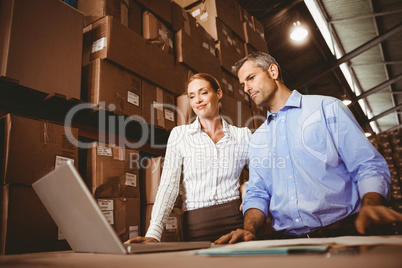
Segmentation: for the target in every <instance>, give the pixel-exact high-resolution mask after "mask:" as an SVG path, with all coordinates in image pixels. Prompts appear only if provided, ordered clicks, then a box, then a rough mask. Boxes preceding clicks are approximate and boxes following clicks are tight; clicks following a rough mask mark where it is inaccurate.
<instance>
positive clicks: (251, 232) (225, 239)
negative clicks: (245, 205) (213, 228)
mask: <svg viewBox="0 0 402 268" xmlns="http://www.w3.org/2000/svg"><path fill="white" fill-rule="evenodd" d="M264 222H265V214H264V212H262V211H261V210H259V209H256V208H251V209H249V210H247V211H246V213H245V214H244V226H243V228H244V229H237V230H236V231H232V232H230V233H228V234H226V235H223V236H221V237H220V238H219V239H218V240H216V241H215V242H214V243H215V244H224V243H229V244H233V243H236V242H239V241H250V240H253V239H255V238H256V233H257V232H258V230H259V229H260V228H261V226H262V225H263V224H264Z"/></svg>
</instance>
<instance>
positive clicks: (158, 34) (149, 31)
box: [142, 11, 174, 55]
mask: <svg viewBox="0 0 402 268" xmlns="http://www.w3.org/2000/svg"><path fill="white" fill-rule="evenodd" d="M142 19H143V21H142V22H143V24H142V25H143V31H142V32H143V36H144V38H145V39H147V40H148V41H149V42H151V43H152V44H154V45H156V46H157V47H159V48H160V49H161V50H162V51H164V52H166V53H168V54H170V55H173V52H174V51H173V33H172V31H170V30H169V29H168V28H167V27H166V25H164V24H163V22H161V21H160V20H158V19H157V18H156V17H155V15H153V14H152V13H151V12H150V11H145V12H144V13H143V14H142Z"/></svg>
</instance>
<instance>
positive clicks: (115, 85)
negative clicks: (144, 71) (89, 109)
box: [82, 59, 142, 116]
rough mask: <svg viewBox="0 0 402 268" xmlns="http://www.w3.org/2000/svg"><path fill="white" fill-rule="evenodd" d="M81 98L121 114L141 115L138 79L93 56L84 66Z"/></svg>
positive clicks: (139, 81)
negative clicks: (92, 59)
mask: <svg viewBox="0 0 402 268" xmlns="http://www.w3.org/2000/svg"><path fill="white" fill-rule="evenodd" d="M82 93H83V96H82V99H83V100H85V101H87V102H90V103H93V104H95V105H99V106H100V107H102V108H103V109H105V110H111V109H110V107H111V108H114V109H112V111H113V112H114V113H116V114H120V115H127V116H131V115H141V95H142V90H141V79H140V78H139V77H138V76H136V75H134V74H133V73H131V72H129V71H127V70H126V69H123V68H121V67H120V66H118V65H115V64H113V63H111V62H108V61H105V60H102V59H95V60H94V61H92V62H91V63H90V64H89V65H87V66H85V67H84V68H83V80H82Z"/></svg>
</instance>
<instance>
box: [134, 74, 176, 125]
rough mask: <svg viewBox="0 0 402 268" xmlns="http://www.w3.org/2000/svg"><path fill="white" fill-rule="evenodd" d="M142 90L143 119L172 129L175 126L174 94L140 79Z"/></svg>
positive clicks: (151, 123)
mask: <svg viewBox="0 0 402 268" xmlns="http://www.w3.org/2000/svg"><path fill="white" fill-rule="evenodd" d="M142 92H144V94H143V95H142V117H143V118H144V119H145V121H146V122H147V123H148V124H150V125H153V126H159V127H161V128H164V129H167V130H172V129H173V128H174V127H175V126H176V106H175V98H174V95H173V94H172V93H170V92H167V91H166V90H164V89H162V88H160V87H158V86H156V85H154V84H152V83H149V82H147V81H145V80H143V81H142ZM145 92H146V93H145Z"/></svg>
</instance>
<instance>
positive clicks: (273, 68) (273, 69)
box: [268, 64, 279, 79]
mask: <svg viewBox="0 0 402 268" xmlns="http://www.w3.org/2000/svg"><path fill="white" fill-rule="evenodd" d="M268 71H269V74H270V76H271V77H272V79H278V78H279V68H278V65H276V64H271V65H270V66H269V68H268Z"/></svg>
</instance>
